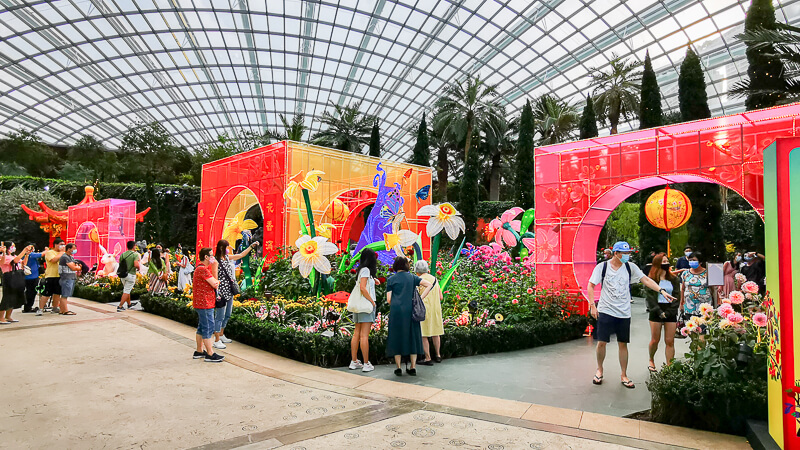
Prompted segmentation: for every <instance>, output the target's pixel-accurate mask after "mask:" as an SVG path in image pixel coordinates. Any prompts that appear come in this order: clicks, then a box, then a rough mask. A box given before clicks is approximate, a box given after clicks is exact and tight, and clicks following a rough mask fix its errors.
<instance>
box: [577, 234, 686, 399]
mask: <svg viewBox="0 0 800 450" xmlns="http://www.w3.org/2000/svg"><path fill="white" fill-rule="evenodd" d="M612 251H613V252H614V257H613V258H611V260H609V261H606V262H603V263H600V264H598V265H597V266H595V268H594V270H593V271H592V276H591V277H590V278H589V285H588V291H587V297H588V300H589V312H590V313H591V315H592V317H594V318H596V319H597V347H596V349H595V353H596V356H597V371H596V372H595V375H594V379H592V383H593V384H595V385H599V384H602V383H603V361H604V360H605V357H606V345H607V344H608V343H609V342H610V341H611V335H612V334H616V335H617V344H618V345H619V367H620V369H621V372H622V373H621V375H620V380H621V382H622V385H623V386H625V387H626V388H628V389H633V388H635V387H636V385H635V384H634V383H633V381H631V379H630V378H628V375H627V370H628V342H630V333H631V293H630V285H631V284H636V283H640V282H641V283H642V284H644V285H645V286H647V287H648V288H650V289H652V290H653V291H656V292H659V293H660V294H661V295H663V296H664V298H665V299H667V300H669V301H670V302H672V301H675V297H673V296H672V295H671V294H670V293H669V292H667V291H666V290H664V288H662V287H661V286H659V285H658V283H656V282H655V281H653V280H652V279H650V278H649V277H646V276H645V275H644V273H643V272H642V270H641V269H639V267H638V266H636V264H634V263H632V262H630V257H631V247H630V245H628V243H627V242H624V241H620V242H617V243H616V244H614V247H613V248H612ZM596 286H601V287H602V290H601V291H600V301H599V302H598V303H597V306H595V304H594V289H595V287H596Z"/></svg>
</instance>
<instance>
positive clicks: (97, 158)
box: [62, 135, 121, 181]
mask: <svg viewBox="0 0 800 450" xmlns="http://www.w3.org/2000/svg"><path fill="white" fill-rule="evenodd" d="M67 159H68V160H69V161H74V162H77V163H80V165H81V166H83V167H85V168H86V169H88V170H89V171H90V172H91V176H89V178H94V179H97V180H100V181H114V180H116V179H117V176H118V174H119V172H120V170H121V167H120V165H119V161H118V160H117V154H116V153H115V152H112V151H109V150H108V149H107V148H106V147H105V146H104V145H103V143H102V142H101V141H100V140H99V139H97V138H96V137H94V136H91V135H84V136H81V138H80V139H78V140H77V141H76V142H75V144H73V145H72V146H71V147H70V148H69V149H68V150H67ZM63 170H64V169H62V171H63ZM69 170H73V171H74V169H69ZM69 170H68V172H69ZM82 176H83V175H80V177H82ZM80 177H79V178H80ZM69 179H74V178H69ZM75 180H76V181H80V180H77V179H75ZM81 180H82V178H81Z"/></svg>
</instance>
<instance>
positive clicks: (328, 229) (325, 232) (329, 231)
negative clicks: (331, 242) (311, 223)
mask: <svg viewBox="0 0 800 450" xmlns="http://www.w3.org/2000/svg"><path fill="white" fill-rule="evenodd" d="M334 229H336V225H334V224H332V223H323V224H320V225H317V236H322V237H325V238H328V239H331V236H332V235H333V230H334Z"/></svg>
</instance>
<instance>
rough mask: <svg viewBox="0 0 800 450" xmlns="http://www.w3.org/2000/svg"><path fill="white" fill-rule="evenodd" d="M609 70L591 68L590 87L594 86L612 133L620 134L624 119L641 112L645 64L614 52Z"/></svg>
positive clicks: (603, 118)
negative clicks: (624, 57)
mask: <svg viewBox="0 0 800 450" xmlns="http://www.w3.org/2000/svg"><path fill="white" fill-rule="evenodd" d="M611 56H612V58H611V61H609V63H608V69H607V70H606V71H603V70H601V69H599V68H593V69H591V73H590V74H589V76H590V77H591V78H592V81H591V83H590V84H589V87H591V88H594V96H593V97H594V106H595V108H596V111H597V114H598V115H599V118H600V120H601V121H602V122H605V121H606V120H608V122H609V124H610V125H611V134H617V125H619V121H620V119H621V118H622V119H625V120H628V118H629V117H635V116H636V113H637V112H638V111H639V91H640V90H641V85H640V84H639V81H640V79H641V77H642V74H641V72H639V70H638V69H639V67H640V66H641V65H642V63H640V62H638V61H634V62H630V61H628V60H627V59H624V60H623V59H622V58H621V57H619V56H617V55H616V54H613V53H612V55H611Z"/></svg>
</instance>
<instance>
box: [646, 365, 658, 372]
mask: <svg viewBox="0 0 800 450" xmlns="http://www.w3.org/2000/svg"><path fill="white" fill-rule="evenodd" d="M647 370H649V371H650V373H657V372H658V369H656V368H655V366H647Z"/></svg>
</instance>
